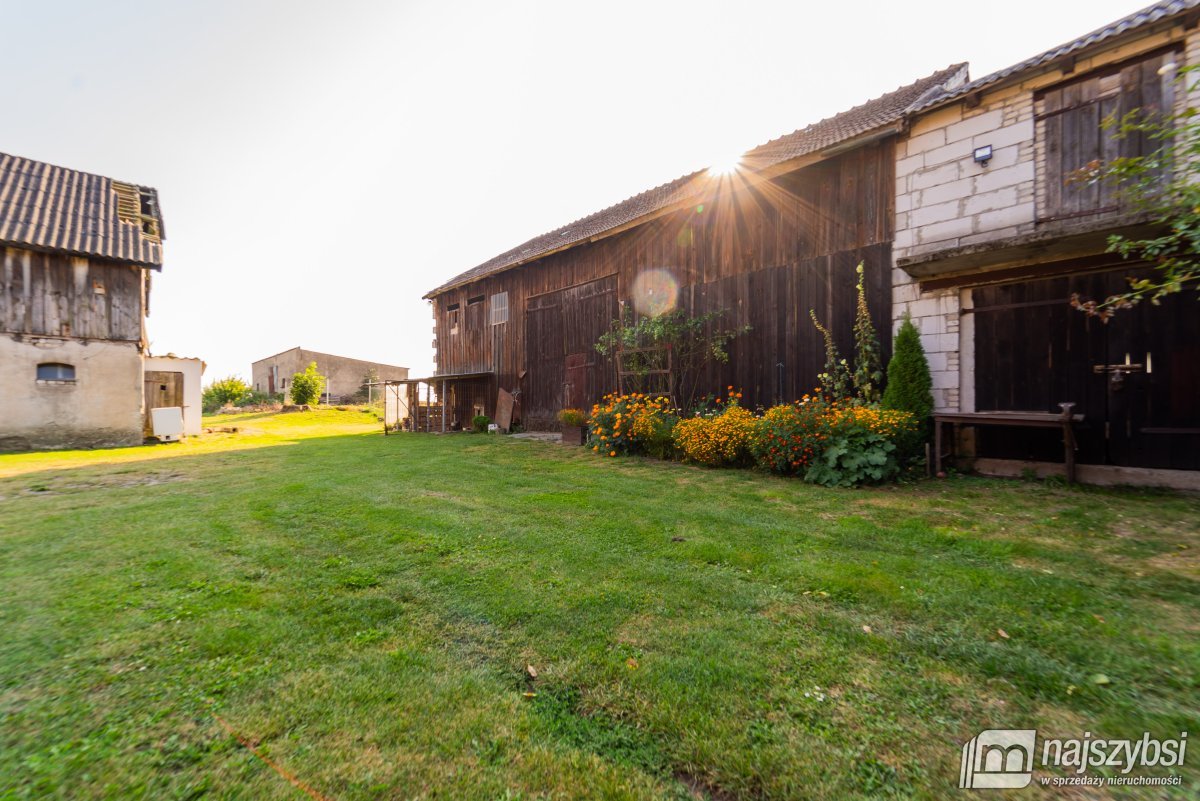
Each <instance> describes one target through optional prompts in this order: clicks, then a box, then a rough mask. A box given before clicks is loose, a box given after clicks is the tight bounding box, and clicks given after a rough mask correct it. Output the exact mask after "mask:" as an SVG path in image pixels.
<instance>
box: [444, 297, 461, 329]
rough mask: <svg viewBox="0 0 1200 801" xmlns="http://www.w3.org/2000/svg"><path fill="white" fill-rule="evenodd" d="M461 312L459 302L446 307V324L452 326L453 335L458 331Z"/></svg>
mask: <svg viewBox="0 0 1200 801" xmlns="http://www.w3.org/2000/svg"><path fill="white" fill-rule="evenodd" d="M460 314H462V312H460V311H459V310H458V304H457V303H451V304H450V305H449V306H447V307H446V324H447V325H449V326H450V335H451V336H453V335H455V334H457V333H458V317H459V315H460Z"/></svg>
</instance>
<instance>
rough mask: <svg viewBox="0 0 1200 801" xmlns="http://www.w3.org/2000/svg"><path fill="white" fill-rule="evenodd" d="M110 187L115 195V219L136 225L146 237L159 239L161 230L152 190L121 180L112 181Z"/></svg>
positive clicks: (156, 201)
mask: <svg viewBox="0 0 1200 801" xmlns="http://www.w3.org/2000/svg"><path fill="white" fill-rule="evenodd" d="M112 187H113V191H114V192H115V193H116V195H117V219H119V220H121V221H122V222H130V223H133V224H135V225H137V226H138V227H139V228H140V229H141V230H142V233H143V234H144V235H145V236H147V237H151V238H153V239H159V238H160V237H161V236H162V230H161V226H160V225H159V219H160V215H159V212H158V196H157V195H156V194H155V192H154V190H152V189H143V188H142V187H140V186H134V185H133V184H127V183H123V182H121V181H113V182H112Z"/></svg>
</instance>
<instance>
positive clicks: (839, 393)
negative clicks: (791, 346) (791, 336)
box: [808, 309, 852, 400]
mask: <svg viewBox="0 0 1200 801" xmlns="http://www.w3.org/2000/svg"><path fill="white" fill-rule="evenodd" d="M808 314H809V316H810V317H812V321H813V325H815V326H816V327H817V330H818V331H820V332H821V336H822V337H824V338H825V372H823V373H821V374H820V375H818V376H817V380H818V381H820V382H821V392H822V393H823V394H824V395H825V396H826V397H827V398H830V399H832V400H842V399H843V398H848V397H850V387H851V383H852V382H851V378H850V366H849V365H848V364H846V360H845V359H843V358H842V356H841V354H840V353H838V349H837V343H835V342H834V341H833V333H832V332H831V331H830V330H829V329H828V328H826V327H825V326H823V325H821V321H820V320H818V319H817V313H816V312H815V311H813V310H812V309H809V310H808Z"/></svg>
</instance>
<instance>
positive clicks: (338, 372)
mask: <svg viewBox="0 0 1200 801" xmlns="http://www.w3.org/2000/svg"><path fill="white" fill-rule="evenodd" d="M312 362H316V363H317V369H318V371H319V372H320V373H321V375H323V376H325V378H326V380H327V381H328V385H327V387H326V390H327V392H328V393H329V395H330V397H331V398H332V399H333V400H334V401H341V400H344V399H346V398H349V397H350V396H351V395H353V394H354V393H356V392H358V388H359V387H360V386H362V382H363V376H365V375H367V373H368V371H370V370H372V369H373V370H375V371H376V373H377V374H378V376H379V380H381V381H387V380H391V381H399V380H402V379H405V378H408V368H407V367H397V366H396V365H394V364H380V363H379V362H368V361H364V360H363V359H351V358H349V357H346V356H334V355H333V354H331V353H320V352H319V351H315V350H305V349H304V348H292V349H290V350H285V351H283V352H282V353H276V354H275V355H274V356H268V357H267V358H265V359H260V360H258V361H256V362H254V364H253V365H251V368H250V371H251V380H252V381H253V382H254V389H255V390H256V391H258V392H266V393H269V394H272V395H274V394H275V393H277V392H279V393H287V391H288V390H289V389H290V388H291V382H292V376H293V375H295V374H296V373H302V372H304V369H305V368H306V367H308V365H309V364H311V363H312Z"/></svg>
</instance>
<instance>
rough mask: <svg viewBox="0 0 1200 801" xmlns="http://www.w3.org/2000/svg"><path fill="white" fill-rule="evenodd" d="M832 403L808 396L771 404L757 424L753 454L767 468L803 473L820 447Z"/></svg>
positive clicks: (752, 435) (775, 470)
mask: <svg viewBox="0 0 1200 801" xmlns="http://www.w3.org/2000/svg"><path fill="white" fill-rule="evenodd" d="M828 411H829V406H828V405H827V404H826V403H825V402H824V401H823V400H821V399H820V398H819V397H818V398H810V397H809V396H807V395H805V396H804V398H803V400H801V401H799V402H798V403H788V404H783V405H781V406H772V407H771V408H770V409H767V410H766V411H765V412H763V416H762V417H760V418H759V419H758V420H756V421H755V423H754V430H753V432H752V433H751V434H750V453H751V455H753V456H754V462H755V464H757V465H758V466H759V467H761V468H762V469H764V470H770V471H771V472H772V473H779V474H780V475H784V476H790V475H795V474H797V473H799V474H803V473H804V471H805V470H806V469H807V468H808V466H809V464H810V463H811V462H812V459H813V456H814V455H815V454H816V453H817V452H818V450H819V449H820V447H821V441H822V439H823V435H824V434H825V432H826V429H827V428H828V426H827V421H826V419H825V418H826V415H827V413H828Z"/></svg>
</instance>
